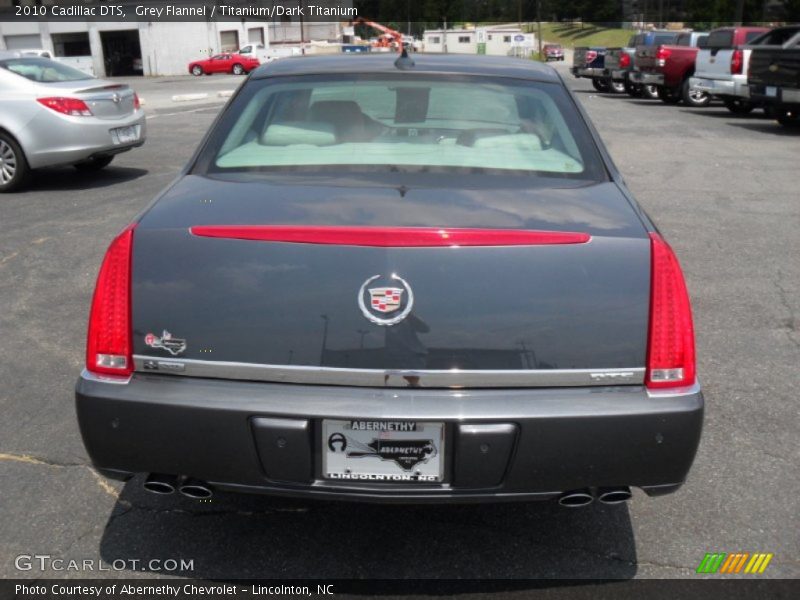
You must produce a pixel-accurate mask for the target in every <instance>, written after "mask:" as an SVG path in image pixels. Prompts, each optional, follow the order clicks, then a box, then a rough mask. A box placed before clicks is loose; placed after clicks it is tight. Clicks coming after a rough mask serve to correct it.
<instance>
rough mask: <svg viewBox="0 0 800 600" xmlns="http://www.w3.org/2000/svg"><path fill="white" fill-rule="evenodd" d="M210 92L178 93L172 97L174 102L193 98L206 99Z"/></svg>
mask: <svg viewBox="0 0 800 600" xmlns="http://www.w3.org/2000/svg"><path fill="white" fill-rule="evenodd" d="M206 98H208V94H176V95H175V96H173V97H172V101H173V102H190V101H192V100H205V99H206Z"/></svg>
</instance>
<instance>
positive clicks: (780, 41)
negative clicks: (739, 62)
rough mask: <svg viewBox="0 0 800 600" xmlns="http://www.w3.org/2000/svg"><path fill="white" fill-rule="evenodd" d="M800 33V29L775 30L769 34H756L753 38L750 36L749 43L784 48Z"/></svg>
mask: <svg viewBox="0 0 800 600" xmlns="http://www.w3.org/2000/svg"><path fill="white" fill-rule="evenodd" d="M753 33H755V32H753ZM798 33H800V28H794V29H791V28H786V29H773V30H772V31H770V32H769V33H756V34H755V36H754V37H752V38H751V37H749V36H748V38H747V43H748V44H749V43H751V42H752V43H753V44H764V45H767V46H783V45H784V44H785V43H786V42H788V41H789V40H790V39H792V38H793V37H794V36H796V35H797V34H798Z"/></svg>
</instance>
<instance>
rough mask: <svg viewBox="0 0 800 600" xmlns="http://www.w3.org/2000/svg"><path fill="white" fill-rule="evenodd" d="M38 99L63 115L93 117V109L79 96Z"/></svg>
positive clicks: (43, 104) (40, 102)
mask: <svg viewBox="0 0 800 600" xmlns="http://www.w3.org/2000/svg"><path fill="white" fill-rule="evenodd" d="M36 101H37V102H38V103H39V104H41V105H42V106H46V107H47V108H49V109H50V110H54V111H56V112H60V113H61V114H62V115H69V116H71V117H91V116H92V111H91V110H89V107H88V106H87V105H86V102H84V101H83V100H78V99H77V98H63V97H61V96H57V97H53V98H37V99H36Z"/></svg>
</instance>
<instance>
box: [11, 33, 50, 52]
mask: <svg viewBox="0 0 800 600" xmlns="http://www.w3.org/2000/svg"><path fill="white" fill-rule="evenodd" d="M5 41H6V48H8V49H9V50H37V49H39V48H41V47H42V36H40V35H39V34H38V33H33V34H30V35H7V36H6V37H5Z"/></svg>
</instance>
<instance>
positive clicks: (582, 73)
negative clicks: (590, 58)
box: [570, 67, 605, 79]
mask: <svg viewBox="0 0 800 600" xmlns="http://www.w3.org/2000/svg"><path fill="white" fill-rule="evenodd" d="M570 72H571V73H572V74H573V75H574V76H575V77H588V78H590V79H594V78H595V77H605V69H601V68H595V67H572V68H571V69H570Z"/></svg>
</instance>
